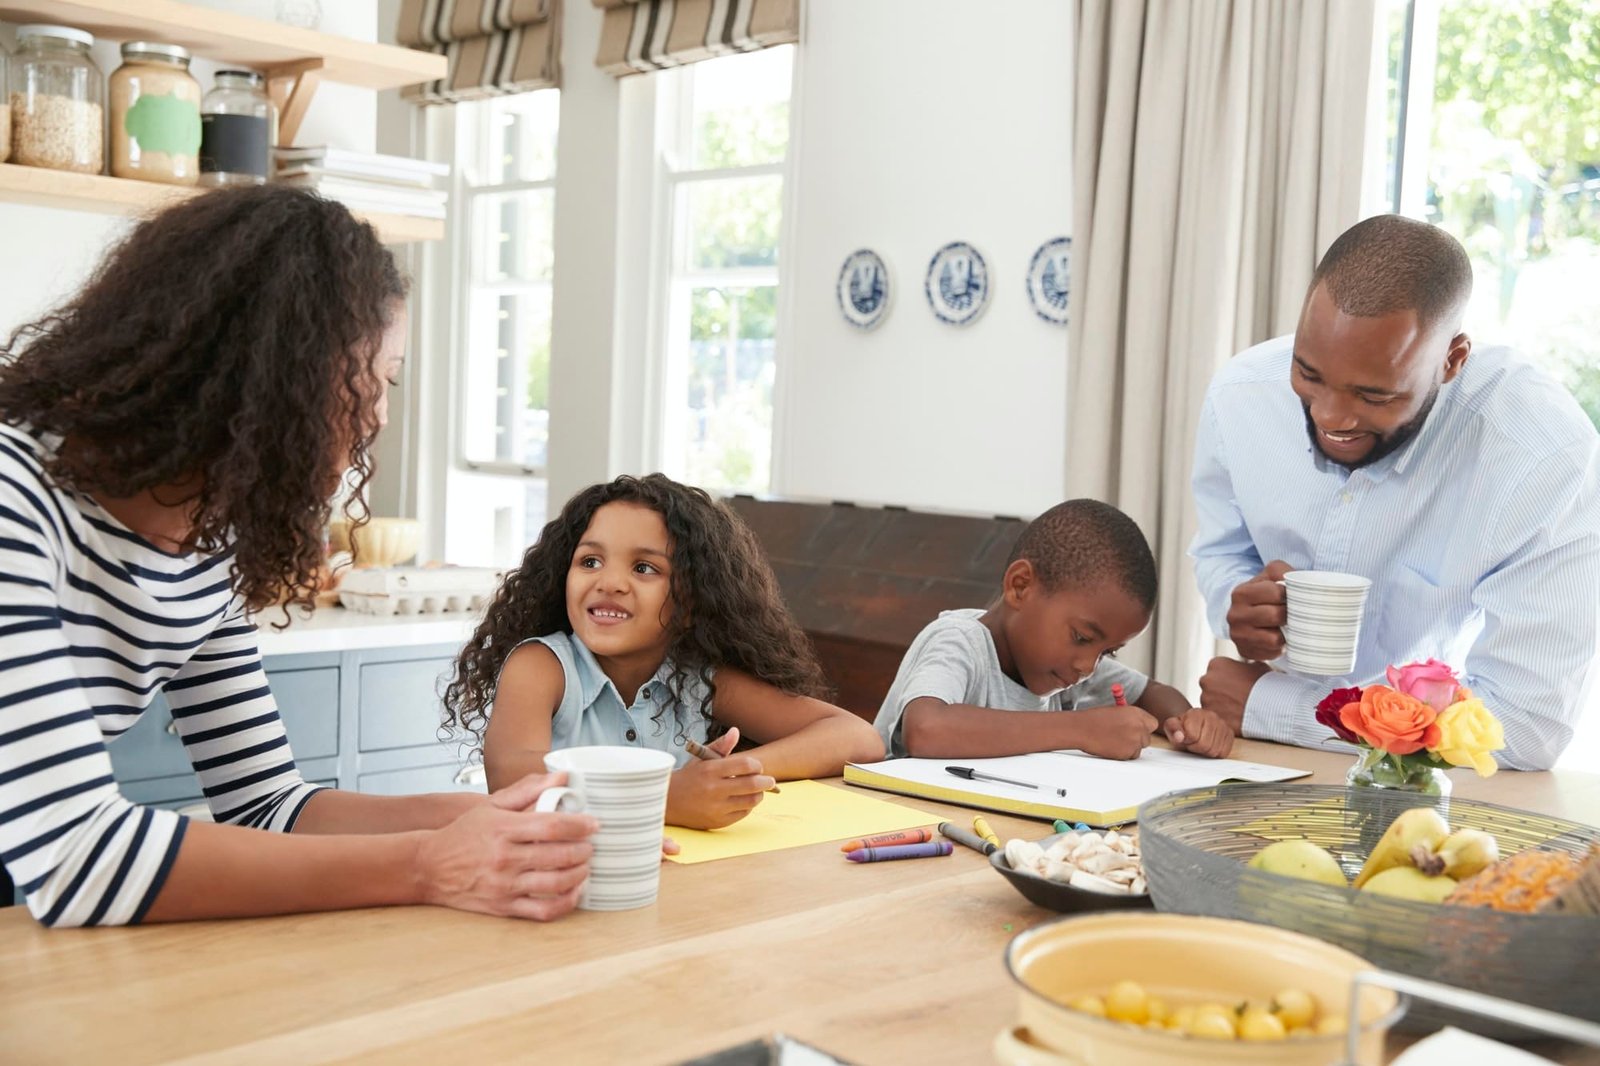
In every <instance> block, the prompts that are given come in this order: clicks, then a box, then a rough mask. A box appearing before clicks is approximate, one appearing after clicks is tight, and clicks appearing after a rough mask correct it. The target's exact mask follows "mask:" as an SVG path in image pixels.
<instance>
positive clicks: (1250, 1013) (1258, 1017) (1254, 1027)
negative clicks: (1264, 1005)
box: [1239, 1007, 1289, 1040]
mask: <svg viewBox="0 0 1600 1066" xmlns="http://www.w3.org/2000/svg"><path fill="white" fill-rule="evenodd" d="M1288 1035H1289V1034H1288V1030H1286V1029H1285V1028H1284V1027H1283V1023H1282V1022H1280V1021H1279V1020H1278V1018H1277V1015H1275V1014H1272V1013H1271V1012H1269V1011H1265V1010H1262V1009H1261V1008H1259V1007H1252V1008H1251V1009H1250V1010H1247V1011H1245V1012H1244V1013H1243V1014H1241V1015H1240V1016H1239V1039H1240V1040H1282V1039H1283V1038H1284V1037H1285V1036H1288Z"/></svg>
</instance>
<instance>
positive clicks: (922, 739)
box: [900, 696, 1156, 759]
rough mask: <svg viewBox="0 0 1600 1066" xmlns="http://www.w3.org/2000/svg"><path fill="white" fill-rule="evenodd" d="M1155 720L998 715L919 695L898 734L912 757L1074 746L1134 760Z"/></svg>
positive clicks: (1138, 715) (1143, 716) (1134, 713)
mask: <svg viewBox="0 0 1600 1066" xmlns="http://www.w3.org/2000/svg"><path fill="white" fill-rule="evenodd" d="M1155 728H1156V720H1155V719H1154V718H1153V717H1152V716H1151V715H1150V714H1149V713H1148V712H1146V711H1145V710H1144V709H1143V708H1141V707H1093V708H1089V709H1087V710H1081V711H997V710H994V709H993V708H990V707H974V706H972V705H971V704H965V703H946V702H945V701H944V700H941V699H939V698H938V697H936V696H919V697H917V698H916V699H913V700H911V701H910V702H909V703H907V704H906V709H905V713H904V715H902V717H901V723H900V730H901V736H902V737H903V738H904V739H905V745H906V751H907V752H908V753H909V754H910V755H911V756H913V757H915V758H925V759H927V758H935V759H942V758H966V759H984V758H994V757H998V756H1003V755H1023V754H1026V753H1028V752H1032V751H1055V750H1058V749H1065V748H1077V749H1079V750H1081V751H1085V752H1088V753H1089V754H1090V755H1099V756H1101V757H1103V758H1107V759H1134V758H1138V756H1139V753H1140V752H1142V751H1143V750H1144V749H1145V748H1146V747H1148V746H1149V744H1150V734H1151V733H1152V732H1153V731H1154V730H1155Z"/></svg>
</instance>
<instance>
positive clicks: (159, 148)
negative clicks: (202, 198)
mask: <svg viewBox="0 0 1600 1066" xmlns="http://www.w3.org/2000/svg"><path fill="white" fill-rule="evenodd" d="M111 173H112V174H115V175H116V176H117V177H119V178H137V179H138V180H140V181H159V182H163V183H165V184H167V185H193V184H194V183H195V182H196V181H197V180H198V179H199V177H200V83H199V82H197V81H195V80H194V75H192V74H190V73H189V50H188V49H186V48H179V47H178V46H177V45H175V44H157V43H155V42H153V41H129V42H128V43H127V44H125V45H123V46H122V66H120V67H118V68H117V69H116V71H115V72H113V73H112V75H111Z"/></svg>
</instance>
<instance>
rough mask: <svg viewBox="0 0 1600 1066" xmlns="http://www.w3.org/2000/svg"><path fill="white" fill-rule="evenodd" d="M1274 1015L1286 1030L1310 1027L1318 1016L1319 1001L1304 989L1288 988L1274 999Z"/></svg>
mask: <svg viewBox="0 0 1600 1066" xmlns="http://www.w3.org/2000/svg"><path fill="white" fill-rule="evenodd" d="M1272 1013H1274V1014H1276V1015H1277V1016H1278V1020H1279V1021H1280V1022H1282V1023H1283V1027H1284V1028H1285V1029H1295V1028H1300V1027H1304V1026H1308V1025H1310V1024H1311V1020H1312V1019H1313V1018H1315V1017H1316V1016H1317V1001H1316V1000H1314V999H1312V998H1311V993H1310V992H1307V991H1306V990H1305V989H1303V988H1286V989H1284V990H1283V991H1282V992H1279V993H1278V994H1277V995H1276V996H1273V997H1272Z"/></svg>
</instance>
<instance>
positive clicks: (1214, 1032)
mask: <svg viewBox="0 0 1600 1066" xmlns="http://www.w3.org/2000/svg"><path fill="white" fill-rule="evenodd" d="M1185 1031H1186V1032H1187V1033H1188V1034H1189V1035H1190V1036H1199V1037H1205V1038H1206V1039H1208V1040H1232V1039H1233V1038H1234V1036H1235V1033H1234V1028H1233V1019H1232V1018H1230V1017H1229V1016H1228V1015H1226V1014H1218V1013H1216V1012H1215V1011H1198V1012H1196V1014H1195V1016H1194V1020H1193V1021H1191V1022H1190V1023H1189V1028H1188V1029H1187V1030H1185Z"/></svg>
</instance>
